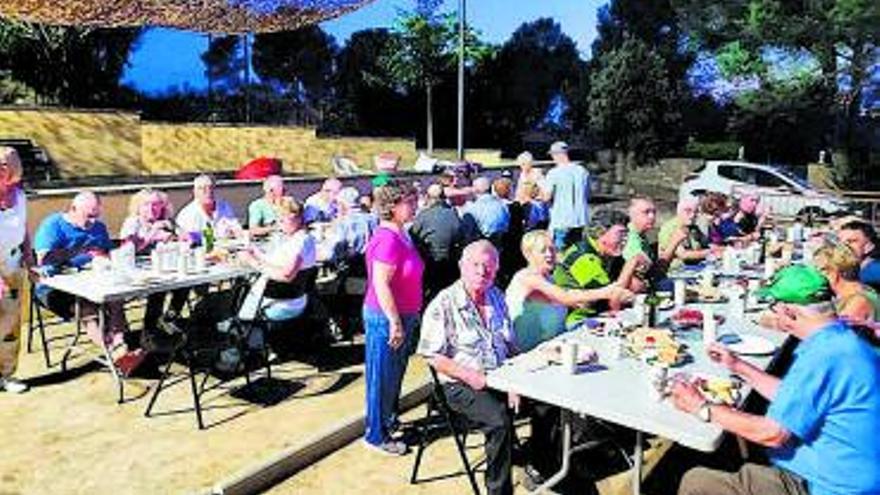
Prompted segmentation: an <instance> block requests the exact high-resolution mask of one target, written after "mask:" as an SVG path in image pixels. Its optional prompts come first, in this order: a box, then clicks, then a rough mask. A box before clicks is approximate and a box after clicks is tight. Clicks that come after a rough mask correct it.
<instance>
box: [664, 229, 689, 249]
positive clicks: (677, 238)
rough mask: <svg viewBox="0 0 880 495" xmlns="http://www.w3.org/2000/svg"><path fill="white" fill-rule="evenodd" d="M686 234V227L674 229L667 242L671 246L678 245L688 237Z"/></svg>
mask: <svg viewBox="0 0 880 495" xmlns="http://www.w3.org/2000/svg"><path fill="white" fill-rule="evenodd" d="M688 234H689V232H688V229H687V227H682V228H680V229H675V231H673V232H672V236H671V237H670V238H669V244H670V245H672V246H678V245H679V244H681V243H682V242H684V241H685V240H686V239H687V238H688Z"/></svg>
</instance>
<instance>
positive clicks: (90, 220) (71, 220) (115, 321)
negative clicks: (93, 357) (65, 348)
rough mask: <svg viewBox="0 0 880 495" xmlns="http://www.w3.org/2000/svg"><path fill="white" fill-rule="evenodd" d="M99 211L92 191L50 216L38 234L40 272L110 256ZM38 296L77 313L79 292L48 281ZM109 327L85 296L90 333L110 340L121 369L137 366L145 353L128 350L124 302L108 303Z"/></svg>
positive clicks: (69, 314)
mask: <svg viewBox="0 0 880 495" xmlns="http://www.w3.org/2000/svg"><path fill="white" fill-rule="evenodd" d="M100 217H101V201H100V200H99V199H98V197H97V196H95V194H94V193H92V192H88V191H86V192H81V193H79V194H77V195H76V196H74V198H73V200H72V201H71V203H70V207H69V208H68V209H67V211H65V212H59V213H53V214H51V215H49V216H48V217H46V218H45V219H44V220H43V221H42V222H41V223H40V226H39V227H38V228H37V232H36V234H35V235H34V250H35V251H36V253H37V266H38V271H39V273H40V275H41V276H52V275H55V274H58V273H60V272H61V271H62V270H64V269H66V268H74V269H82V268H84V267H85V265H87V264H88V263H90V262H91V261H92V260H93V259H94V258H96V257H106V256H107V255H108V253H109V252H110V250H111V249H112V248H113V242H112V241H111V240H110V235H109V234H108V233H107V226H106V225H104V223H103V222H101V221H100V220H99V219H100ZM35 293H36V296H37V297H38V298H39V299H40V301H41V302H42V303H43V304H44V305H45V306H46V307H48V308H49V309H50V310H51V311H52V312H54V313H56V314H58V315H59V316H61V317H63V318H66V319H70V318H73V316H74V309H73V306H74V303H75V302H76V298H75V297H74V296H73V295H71V294H68V293H65V292H61V291H58V290H56V289H52V288H50V287H48V286H46V285H44V284H39V283H38V284H37V286H36V287H35ZM107 310H108V313H109V316H110V318H109V321H108V325H107V328H104V329H102V328H100V327H99V326H98V322H97V321H96V318H95V315H96V314H97V307H96V306H95V305H93V304H90V303H86V302H82V303H81V305H80V317H81V319H82V323H83V327H84V328H85V330H86V333H87V334H88V336H89V338H91V339H92V341H94V342H95V343H96V344H98V345H104V346H106V347H107V348H108V349H109V350H110V351H111V354H112V355H113V356H114V358H115V359H116V362H117V366H118V367H119V368H120V371H122V372H123V373H126V374H127V373H129V372H130V371H131V370H133V369H134V368H136V367H137V366H138V365H139V364H140V363H141V362H142V361H143V358H144V354H143V353H142V352H140V351H134V352H128V350H127V348H126V347H125V344H124V342H123V333H124V332H125V330H126V329H127V327H128V325H127V323H126V321H125V313H124V312H123V308H122V305H121V304H108V305H107Z"/></svg>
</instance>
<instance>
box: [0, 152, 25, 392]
mask: <svg viewBox="0 0 880 495" xmlns="http://www.w3.org/2000/svg"><path fill="white" fill-rule="evenodd" d="M21 175H22V170H21V159H20V158H19V157H18V153H17V152H16V151H15V149H14V148H8V147H7V148H0V392H2V391H5V392H11V393H22V392H25V391H27V389H28V386H27V385H25V384H24V383H22V382H20V381H18V380H16V379H14V378H13V377H12V375H13V373H15V368H16V366H17V364H18V349H19V342H20V334H21V293H22V287H23V284H24V280H25V273H26V270H27V268H28V267H29V266H31V265H32V264H33V263H32V261H33V260H32V259H31V255H30V253H31V248H30V241H29V239H28V235H27V204H26V200H25V194H24V191H23V190H22V188H21Z"/></svg>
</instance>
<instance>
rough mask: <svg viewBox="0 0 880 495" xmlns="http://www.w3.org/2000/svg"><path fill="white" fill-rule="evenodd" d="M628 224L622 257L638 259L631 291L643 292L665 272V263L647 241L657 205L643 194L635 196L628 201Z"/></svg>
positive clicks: (655, 216) (655, 215)
mask: <svg viewBox="0 0 880 495" xmlns="http://www.w3.org/2000/svg"><path fill="white" fill-rule="evenodd" d="M627 213H629V225H628V226H627V234H626V244H625V245H624V247H623V259H625V260H626V261H630V260H633V259H639V260H640V261H639V266H641V267H642V269H641V270H639V271H638V272H637V275H638V277H637V279H636V280H635V281H634V282H633V286H632V287H631V288H632V290H633V292H644V291H645V290H646V289H647V288H648V285H649V283H651V282H652V281H656V280H657V279H659V278H660V277H662V276H663V274H664V273H665V268H666V267H665V266H664V265H665V263H662V261H663V260H660V259H658V258H657V255H656V251H655V250H654V249H653V248H652V246H651V243H650V241H648V232H650V231H651V230H653V229H654V225H655V224H656V222H657V207H656V206H655V205H654V200H652V199H651V198H648V197H645V196H635V197H633V198H632V199H630V201H629V209H628V210H627Z"/></svg>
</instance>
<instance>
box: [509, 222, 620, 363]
mask: <svg viewBox="0 0 880 495" xmlns="http://www.w3.org/2000/svg"><path fill="white" fill-rule="evenodd" d="M521 249H522V253H523V256H525V258H526V261H527V263H528V265H527V266H526V267H525V268H523V269H522V270H520V271H518V272H517V273H516V274H515V275H514V276H513V279H511V281H510V285H509V286H508V287H507V293H506V300H507V307H508V310H509V311H510V319H511V321H512V322H513V331H514V334H515V335H516V338H517V345H518V346H519V350H520V351H522V352H526V351H528V350H530V349H532V348H533V347H535V346H536V345H538V344H540V343H541V342H543V341H545V340H548V339H551V338H553V337H555V336H556V335H559V334H560V333H562V332H564V331H565V318H566V315H567V313H568V308H569V307H578V306H583V305H587V304H590V303H592V302H595V301H601V300H617V301H625V300H629V299H631V298H632V297H633V294H632V292H630V291H629V290H627V289H624V288H622V287H620V286H619V285H617V284H610V285H606V286H605V287H601V288H598V289H566V288H563V287H560V286H558V285H555V284H554V283H553V281H552V274H553V268H554V266H555V265H556V248H555V247H554V246H553V238H552V236H551V235H550V233H549V232H547V231H546V230H533V231H531V232H528V233H527V234H525V235H524V236H523V238H522V242H521Z"/></svg>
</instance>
